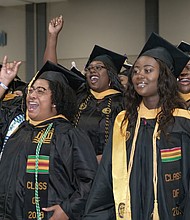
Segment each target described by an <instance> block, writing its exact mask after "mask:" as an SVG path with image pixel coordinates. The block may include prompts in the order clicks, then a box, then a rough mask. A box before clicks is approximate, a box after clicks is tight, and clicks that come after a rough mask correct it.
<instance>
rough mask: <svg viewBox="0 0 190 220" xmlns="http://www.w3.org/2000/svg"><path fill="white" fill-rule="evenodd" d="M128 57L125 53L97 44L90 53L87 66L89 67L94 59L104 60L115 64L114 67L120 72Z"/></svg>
mask: <svg viewBox="0 0 190 220" xmlns="http://www.w3.org/2000/svg"><path fill="white" fill-rule="evenodd" d="M126 58H127V57H126V56H124V55H120V54H118V53H115V52H113V51H110V50H108V49H105V48H103V47H100V46H98V45H95V46H94V48H93V50H92V53H91V54H90V57H89V59H88V62H87V64H86V67H88V66H89V64H90V63H91V62H92V61H93V60H97V61H102V62H103V63H108V64H110V65H112V66H113V65H114V69H116V71H117V73H119V72H120V70H121V68H122V66H123V63H124V61H125V60H126Z"/></svg>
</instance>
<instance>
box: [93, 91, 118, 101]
mask: <svg viewBox="0 0 190 220" xmlns="http://www.w3.org/2000/svg"><path fill="white" fill-rule="evenodd" d="M90 92H91V94H92V95H93V96H94V97H95V98H96V99H103V98H104V97H106V96H108V95H112V94H117V93H121V92H119V91H117V90H115V89H107V90H106V91H103V92H95V91H93V90H92V89H91V90H90Z"/></svg>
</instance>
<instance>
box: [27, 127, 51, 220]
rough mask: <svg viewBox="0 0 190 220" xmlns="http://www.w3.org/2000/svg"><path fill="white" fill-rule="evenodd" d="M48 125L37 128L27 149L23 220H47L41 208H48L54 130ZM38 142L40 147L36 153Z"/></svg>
mask: <svg viewBox="0 0 190 220" xmlns="http://www.w3.org/2000/svg"><path fill="white" fill-rule="evenodd" d="M50 125H52V124H49V125H46V126H44V127H42V126H41V127H39V128H38V131H37V135H36V136H35V137H34V138H33V140H32V144H31V146H30V149H29V153H28V158H27V167H26V175H25V202H24V205H25V207H24V213H25V218H24V219H37V220H41V219H43V220H47V214H46V212H44V211H43V210H42V208H46V207H47V206H48V184H49V164H50V161H49V159H50V149H51V141H52V137H53V133H54V128H53V127H51V126H50ZM48 128H49V129H48ZM35 129H37V128H35ZM40 142H41V147H40V148H39V151H38V153H37V149H38V146H39V145H40ZM36 163H37V164H38V166H36ZM36 176H37V182H36ZM36 192H37V195H38V196H36Z"/></svg>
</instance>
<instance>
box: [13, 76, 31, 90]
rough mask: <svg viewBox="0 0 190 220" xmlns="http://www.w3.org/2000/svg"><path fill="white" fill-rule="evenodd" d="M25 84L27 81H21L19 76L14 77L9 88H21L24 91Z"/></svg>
mask: <svg viewBox="0 0 190 220" xmlns="http://www.w3.org/2000/svg"><path fill="white" fill-rule="evenodd" d="M26 86H27V83H26V82H24V81H22V80H21V79H20V78H19V77H18V78H15V79H14V80H13V81H12V82H11V83H10V85H9V88H10V89H12V91H16V90H21V91H24V89H25V87H26Z"/></svg>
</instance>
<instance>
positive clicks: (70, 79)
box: [32, 60, 85, 90]
mask: <svg viewBox="0 0 190 220" xmlns="http://www.w3.org/2000/svg"><path fill="white" fill-rule="evenodd" d="M45 72H49V73H48V76H47V75H46V77H48V78H51V80H54V79H55V80H60V81H63V80H64V83H67V84H68V85H70V87H71V88H73V89H74V90H77V89H78V88H79V87H80V86H81V84H82V83H84V82H85V79H84V78H82V77H81V76H79V75H77V74H75V73H73V72H72V71H70V70H68V69H67V68H65V67H63V66H62V65H60V64H55V63H52V62H51V61H49V60H48V61H47V62H46V63H45V64H44V66H43V67H42V68H41V69H40V70H39V71H38V72H37V74H36V75H35V76H34V78H33V80H32V82H33V81H34V80H36V79H38V78H42V74H43V73H45ZM51 72H52V73H51ZM56 73H62V74H63V75H61V77H60V74H56Z"/></svg>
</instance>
